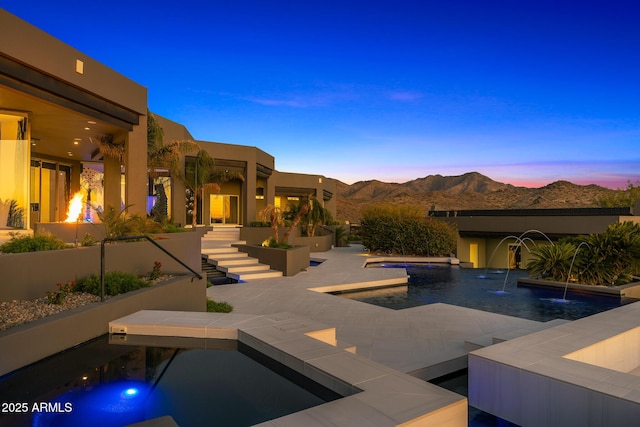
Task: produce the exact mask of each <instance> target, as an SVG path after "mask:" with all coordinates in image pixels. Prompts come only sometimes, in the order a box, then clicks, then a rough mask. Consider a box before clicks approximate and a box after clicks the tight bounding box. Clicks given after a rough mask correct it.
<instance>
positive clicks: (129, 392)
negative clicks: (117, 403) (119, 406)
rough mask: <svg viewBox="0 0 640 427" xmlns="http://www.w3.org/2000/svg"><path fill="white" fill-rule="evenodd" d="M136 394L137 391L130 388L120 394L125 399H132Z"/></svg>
mask: <svg viewBox="0 0 640 427" xmlns="http://www.w3.org/2000/svg"><path fill="white" fill-rule="evenodd" d="M138 392H139V391H138V389H137V388H134V387H130V388H128V389H126V390H125V391H124V392H123V393H122V394H123V395H124V396H125V397H133V396H136V395H137V394H138Z"/></svg>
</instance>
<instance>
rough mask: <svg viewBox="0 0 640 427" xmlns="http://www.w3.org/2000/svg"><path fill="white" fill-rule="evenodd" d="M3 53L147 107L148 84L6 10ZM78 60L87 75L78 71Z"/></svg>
mask: <svg viewBox="0 0 640 427" xmlns="http://www.w3.org/2000/svg"><path fill="white" fill-rule="evenodd" d="M79 31H82V30H81V29H79ZM0 52H2V54H3V55H5V56H8V57H10V58H14V59H18V60H19V62H21V63H24V64H26V65H28V66H31V67H33V68H35V69H38V70H40V71H42V72H44V73H46V74H49V75H52V76H55V77H56V78H57V79H59V80H62V81H65V82H68V83H71V84H72V85H74V86H76V87H79V88H81V89H84V90H86V91H88V92H91V93H93V94H96V95H99V96H101V97H103V98H105V99H109V100H111V101H113V102H114V103H116V104H118V105H120V106H123V107H125V108H127V109H130V110H132V111H135V112H137V113H139V114H145V112H146V110H147V89H146V88H145V87H143V86H140V85H139V84H137V83H136V82H134V81H133V80H131V79H129V78H127V77H125V76H123V75H122V74H119V73H117V72H115V71H114V70H112V69H111V68H109V67H107V66H106V65H103V64H101V63H99V62H98V61H96V60H94V59H92V58H90V57H89V56H87V55H86V54H84V53H82V52H80V51H79V50H77V49H74V48H73V47H71V46H69V45H67V44H65V43H63V42H62V41H60V40H58V39H56V38H55V37H53V36H51V35H49V34H47V33H45V32H44V31H42V30H40V29H39V28H36V27H34V26H33V25H31V24H29V23H28V22H26V21H23V20H22V19H20V18H18V17H17V16H15V15H12V14H11V13H9V12H7V11H6V10H4V9H0ZM78 60H79V61H82V63H83V74H80V73H77V72H76V61H78Z"/></svg>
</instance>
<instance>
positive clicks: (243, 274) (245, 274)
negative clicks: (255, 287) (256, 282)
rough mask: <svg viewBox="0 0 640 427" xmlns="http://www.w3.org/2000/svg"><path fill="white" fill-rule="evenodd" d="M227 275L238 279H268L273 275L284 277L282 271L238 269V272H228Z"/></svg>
mask: <svg viewBox="0 0 640 427" xmlns="http://www.w3.org/2000/svg"><path fill="white" fill-rule="evenodd" d="M227 277H229V278H231V279H234V280H237V281H245V282H246V281H247V280H252V279H266V278H271V277H282V271H276V270H267V271H238V272H236V273H227Z"/></svg>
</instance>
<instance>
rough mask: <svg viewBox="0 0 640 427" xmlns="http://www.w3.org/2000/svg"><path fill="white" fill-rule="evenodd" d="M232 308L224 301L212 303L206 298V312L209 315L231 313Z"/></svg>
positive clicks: (212, 301)
mask: <svg viewBox="0 0 640 427" xmlns="http://www.w3.org/2000/svg"><path fill="white" fill-rule="evenodd" d="M232 311H233V306H232V305H231V304H229V303H227V302H224V301H214V300H212V299H210V298H207V312H209V313H231V312H232Z"/></svg>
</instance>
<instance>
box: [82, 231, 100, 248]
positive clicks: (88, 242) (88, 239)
mask: <svg viewBox="0 0 640 427" xmlns="http://www.w3.org/2000/svg"><path fill="white" fill-rule="evenodd" d="M96 243H98V241H97V240H96V238H95V236H94V235H93V234H91V233H86V234H85V235H84V237H83V238H82V240H81V241H80V245H81V246H93V245H95V244H96Z"/></svg>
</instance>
